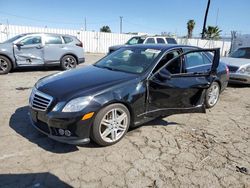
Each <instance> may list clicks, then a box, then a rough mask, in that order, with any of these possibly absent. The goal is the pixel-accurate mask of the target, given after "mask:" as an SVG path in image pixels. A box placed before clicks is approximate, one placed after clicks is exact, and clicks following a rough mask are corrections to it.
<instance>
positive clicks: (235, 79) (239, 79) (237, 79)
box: [229, 72, 250, 84]
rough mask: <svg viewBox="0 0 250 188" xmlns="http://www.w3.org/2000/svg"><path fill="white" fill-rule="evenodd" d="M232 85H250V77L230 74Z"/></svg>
mask: <svg viewBox="0 0 250 188" xmlns="http://www.w3.org/2000/svg"><path fill="white" fill-rule="evenodd" d="M229 82H230V83H240V84H250V75H246V74H239V73H231V72H230V74H229Z"/></svg>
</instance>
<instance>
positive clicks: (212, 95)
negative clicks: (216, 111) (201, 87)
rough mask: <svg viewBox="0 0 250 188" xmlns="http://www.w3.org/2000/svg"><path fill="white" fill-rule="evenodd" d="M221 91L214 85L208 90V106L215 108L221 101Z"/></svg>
mask: <svg viewBox="0 0 250 188" xmlns="http://www.w3.org/2000/svg"><path fill="white" fill-rule="evenodd" d="M219 94H220V90H219V87H218V85H212V87H211V88H209V89H208V104H209V105H210V106H214V105H215V104H216V102H217V101H218V99H219Z"/></svg>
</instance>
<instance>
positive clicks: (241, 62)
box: [221, 57, 250, 67]
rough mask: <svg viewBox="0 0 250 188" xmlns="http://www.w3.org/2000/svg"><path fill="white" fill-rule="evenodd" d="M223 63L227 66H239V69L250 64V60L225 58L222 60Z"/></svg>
mask: <svg viewBox="0 0 250 188" xmlns="http://www.w3.org/2000/svg"><path fill="white" fill-rule="evenodd" d="M221 61H222V62H224V63H226V64H227V65H231V66H237V67H240V66H242V65H247V64H250V59H244V58H232V57H223V58H221Z"/></svg>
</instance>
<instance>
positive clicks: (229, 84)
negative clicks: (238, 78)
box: [227, 83, 250, 88]
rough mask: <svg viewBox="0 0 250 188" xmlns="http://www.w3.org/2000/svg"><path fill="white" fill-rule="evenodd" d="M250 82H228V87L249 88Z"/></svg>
mask: <svg viewBox="0 0 250 188" xmlns="http://www.w3.org/2000/svg"><path fill="white" fill-rule="evenodd" d="M249 86H250V84H234V83H228V85H227V87H230V88H247V87H249Z"/></svg>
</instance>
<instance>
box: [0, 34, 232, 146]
mask: <svg viewBox="0 0 250 188" xmlns="http://www.w3.org/2000/svg"><path fill="white" fill-rule="evenodd" d="M44 37H45V39H43V36H42V38H41V40H42V41H41V42H42V44H45V46H46V37H47V34H46V35H44ZM63 37H66V36H60V39H61V42H62V43H63V45H62V46H64V47H65V46H66V45H65V44H67V43H66V42H65V39H64V38H63ZM151 38H153V39H154V40H151V39H150V40H151V42H152V43H154V44H152V43H150V42H147V41H148V38H147V37H144V38H143V39H140V38H138V37H137V38H132V39H131V40H129V42H128V43H126V44H125V45H123V46H118V47H117V46H116V47H111V48H110V49H111V50H110V52H109V54H108V55H107V56H105V57H104V58H102V59H100V60H99V61H97V62H96V63H94V64H93V65H89V66H85V67H82V68H79V69H75V70H71V71H65V72H63V73H57V74H54V75H51V76H47V77H45V78H42V79H40V80H39V81H38V82H37V83H36V84H35V86H34V88H33V90H32V93H31V95H30V98H29V104H30V119H31V123H32V125H33V126H34V127H35V128H37V129H38V130H39V131H41V132H42V133H44V134H46V135H48V136H49V137H50V138H52V139H55V140H57V141H60V142H65V143H69V144H85V143H88V142H89V141H90V139H92V140H93V141H95V142H96V143H98V144H99V145H101V146H108V145H112V144H115V143H117V142H118V141H119V140H121V139H122V138H123V137H124V135H125V134H126V132H127V131H128V129H129V128H131V127H135V126H138V125H141V124H143V123H145V122H147V121H150V120H152V119H155V118H157V117H165V116H169V115H171V114H181V113H205V111H206V108H212V107H214V106H215V105H216V103H217V101H218V99H219V95H220V93H221V92H222V91H223V90H224V89H225V88H226V86H227V84H228V79H229V69H228V67H227V65H226V64H225V63H223V62H221V61H220V49H218V48H216V49H200V48H198V47H194V46H185V45H178V44H171V45H166V44H165V43H166V41H167V39H166V38H164V41H165V43H164V44H155V43H157V41H159V40H157V37H155V38H154V37H151ZM159 38H160V37H159ZM22 39H23V38H20V39H19V40H18V42H14V43H11V45H12V48H16V47H18V46H19V43H21V45H20V47H23V46H25V44H23V43H22V42H21V41H22ZM72 40H73V41H71V42H72V44H74V47H75V46H79V45H77V44H80V42H79V41H78V40H77V39H75V38H72ZM131 41H140V42H132V43H131ZM153 41H154V42H153ZM135 43H139V44H135ZM13 45H14V46H16V47H13ZM45 46H42V47H43V48H45ZM55 48H56V47H55ZM114 48H115V50H112V49H114ZM29 53H31V52H29V51H28V50H27V54H29ZM66 56H71V57H74V55H73V53H72V54H66ZM1 57H2V56H1ZM23 57H24V56H23ZM29 57H31V56H29ZM58 57H59V56H58ZM61 57H64V54H61ZM24 58H25V57H24ZM26 58H27V56H26ZM33 59H36V58H33ZM75 60H76V62H77V63H79V58H78V57H75ZM56 62H57V63H59V65H61V63H62V62H63V61H62V62H61V59H60V58H59V60H58V59H57V60H56ZM61 66H62V65H61ZM62 68H63V67H62ZM71 68H72V67H71Z"/></svg>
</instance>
